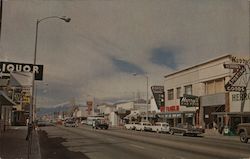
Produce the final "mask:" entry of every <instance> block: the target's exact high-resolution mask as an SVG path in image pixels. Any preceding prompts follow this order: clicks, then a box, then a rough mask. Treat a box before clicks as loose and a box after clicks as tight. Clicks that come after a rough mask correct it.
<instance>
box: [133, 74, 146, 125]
mask: <svg viewBox="0 0 250 159" xmlns="http://www.w3.org/2000/svg"><path fill="white" fill-rule="evenodd" d="M133 76H137V73H133ZM144 77H145V78H146V80H147V81H146V83H147V99H146V111H147V112H146V121H148V75H147V74H146V75H144Z"/></svg>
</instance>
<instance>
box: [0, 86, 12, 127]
mask: <svg viewBox="0 0 250 159" xmlns="http://www.w3.org/2000/svg"><path fill="white" fill-rule="evenodd" d="M14 105H15V103H14V102H13V101H12V100H11V99H10V98H9V97H8V96H7V95H6V94H5V93H4V92H3V91H0V132H3V131H5V130H6V129H7V128H8V126H10V125H11V114H12V106H14Z"/></svg>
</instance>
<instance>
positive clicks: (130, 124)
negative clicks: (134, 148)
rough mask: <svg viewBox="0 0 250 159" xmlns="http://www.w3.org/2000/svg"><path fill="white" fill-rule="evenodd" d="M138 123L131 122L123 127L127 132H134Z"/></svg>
mask: <svg viewBox="0 0 250 159" xmlns="http://www.w3.org/2000/svg"><path fill="white" fill-rule="evenodd" d="M138 124H139V122H131V123H129V124H125V125H124V127H125V129H127V130H135V127H136V125H138Z"/></svg>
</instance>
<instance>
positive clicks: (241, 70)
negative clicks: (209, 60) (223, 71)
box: [223, 64, 246, 92]
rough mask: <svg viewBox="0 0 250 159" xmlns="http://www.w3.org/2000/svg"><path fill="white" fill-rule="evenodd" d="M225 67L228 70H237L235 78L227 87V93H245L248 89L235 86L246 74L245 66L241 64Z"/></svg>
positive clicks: (226, 65) (225, 65)
mask: <svg viewBox="0 0 250 159" xmlns="http://www.w3.org/2000/svg"><path fill="white" fill-rule="evenodd" d="M223 66H224V68H227V69H236V73H235V74H234V76H233V77H232V78H231V79H230V80H229V81H228V82H227V83H226V85H225V89H226V91H231V92H245V91H246V87H244V86H233V85H234V84H235V82H236V81H237V80H238V79H239V78H240V76H242V75H243V73H244V72H246V68H245V66H244V65H241V64H224V65H223Z"/></svg>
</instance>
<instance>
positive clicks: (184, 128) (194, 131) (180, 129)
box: [169, 124, 205, 136]
mask: <svg viewBox="0 0 250 159" xmlns="http://www.w3.org/2000/svg"><path fill="white" fill-rule="evenodd" d="M169 133H170V134H171V135H174V134H181V135H183V136H185V135H190V136H197V135H199V134H203V133H205V129H202V128H197V127H195V126H193V125H191V124H178V125H177V126H176V127H170V130H169Z"/></svg>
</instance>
